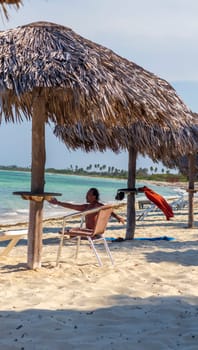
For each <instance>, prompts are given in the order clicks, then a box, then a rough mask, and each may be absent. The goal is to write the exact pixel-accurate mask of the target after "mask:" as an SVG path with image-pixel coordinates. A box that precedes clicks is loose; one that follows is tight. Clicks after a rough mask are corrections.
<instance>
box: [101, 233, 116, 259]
mask: <svg viewBox="0 0 198 350" xmlns="http://www.w3.org/2000/svg"><path fill="white" fill-rule="evenodd" d="M103 243H104V247H105V250H106V252H107V255H108V256H109V259H110V260H111V263H112V265H114V261H113V257H112V255H111V251H110V249H109V246H108V244H107V241H106V239H105V238H103Z"/></svg>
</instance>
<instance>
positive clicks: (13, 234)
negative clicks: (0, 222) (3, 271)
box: [0, 230, 27, 257]
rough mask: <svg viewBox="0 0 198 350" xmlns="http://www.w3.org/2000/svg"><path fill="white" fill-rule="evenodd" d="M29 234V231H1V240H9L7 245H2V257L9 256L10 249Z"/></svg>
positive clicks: (0, 252)
mask: <svg viewBox="0 0 198 350" xmlns="http://www.w3.org/2000/svg"><path fill="white" fill-rule="evenodd" d="M26 235H27V231H26V230H25V231H24V232H21V230H20V231H19V232H17V231H2V232H0V242H3V241H8V244H7V246H6V247H2V248H1V250H0V257H5V256H7V255H8V254H9V253H10V251H11V250H12V249H13V248H14V247H15V246H16V245H17V243H18V242H19V241H20V239H22V238H24V237H25V236H26Z"/></svg>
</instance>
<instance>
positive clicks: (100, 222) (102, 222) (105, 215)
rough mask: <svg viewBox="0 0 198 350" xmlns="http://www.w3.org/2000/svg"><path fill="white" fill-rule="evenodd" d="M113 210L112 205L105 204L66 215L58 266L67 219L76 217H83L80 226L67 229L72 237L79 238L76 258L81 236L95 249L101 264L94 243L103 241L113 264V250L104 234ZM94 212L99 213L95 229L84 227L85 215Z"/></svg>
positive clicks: (57, 262)
mask: <svg viewBox="0 0 198 350" xmlns="http://www.w3.org/2000/svg"><path fill="white" fill-rule="evenodd" d="M112 211H113V206H112V205H104V206H101V207H99V208H96V209H91V210H86V211H83V212H77V213H73V214H70V215H67V216H65V218H64V220H63V226H62V232H61V238H60V244H59V248H58V253H57V260H56V266H58V264H59V261H60V256H61V251H62V246H63V243H64V238H65V226H66V221H67V220H68V219H74V218H79V217H80V218H81V224H80V227H77V228H76V227H74V228H72V229H70V230H67V231H66V234H67V235H69V237H70V238H72V237H73V238H74V237H75V238H77V245H76V255H75V258H76V259H77V256H78V251H79V247H80V242H81V238H83V239H87V240H88V241H89V244H90V246H91V248H92V249H93V251H94V254H95V256H96V259H97V261H98V264H99V266H102V261H101V259H100V257H99V255H98V252H97V250H96V247H95V245H94V243H95V242H99V241H102V242H103V244H104V247H105V250H106V253H107V255H108V257H109V259H110V261H111V263H112V265H113V264H114V262H113V258H112V255H111V252H110V250H109V247H108V244H107V242H106V239H105V238H104V237H103V234H104V232H105V229H106V227H107V223H108V221H109V218H110V216H111V213H112ZM93 213H98V217H97V221H96V225H95V228H94V230H89V229H86V228H83V223H84V219H85V216H86V215H88V214H93Z"/></svg>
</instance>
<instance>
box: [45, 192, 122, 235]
mask: <svg viewBox="0 0 198 350" xmlns="http://www.w3.org/2000/svg"><path fill="white" fill-rule="evenodd" d="M86 201H87V203H84V204H73V203H68V202H60V201H58V200H57V199H56V198H52V199H51V200H50V201H49V203H51V204H57V205H60V206H62V207H64V208H68V209H73V210H77V211H85V210H90V209H95V208H98V207H101V206H102V205H103V204H102V203H100V202H99V192H98V190H97V188H90V189H89V191H88V192H87V194H86ZM97 215H98V214H97V213H93V214H89V215H86V217H85V223H86V228H88V229H91V230H92V229H94V227H95V223H96V219H97ZM111 216H112V217H114V218H115V219H116V220H118V222H120V223H122V224H124V223H125V220H124V218H123V217H122V216H120V215H117V214H116V213H114V212H112V214H111Z"/></svg>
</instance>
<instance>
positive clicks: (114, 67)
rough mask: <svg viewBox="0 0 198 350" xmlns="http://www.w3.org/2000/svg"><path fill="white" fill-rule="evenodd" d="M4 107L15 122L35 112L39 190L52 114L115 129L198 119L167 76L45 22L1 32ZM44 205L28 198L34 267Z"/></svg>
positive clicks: (35, 189)
mask: <svg viewBox="0 0 198 350" xmlns="http://www.w3.org/2000/svg"><path fill="white" fill-rule="evenodd" d="M0 107H1V108H0V121H1V119H2V117H3V116H4V118H5V120H6V121H13V122H14V121H21V120H23V119H24V118H26V119H30V118H32V179H31V192H32V193H35V194H38V193H40V194H42V193H43V192H44V167H45V123H47V122H49V121H52V122H54V123H55V124H57V125H66V127H72V125H73V124H76V125H78V124H79V123H80V124H81V125H82V127H84V126H86V125H87V124H91V125H94V124H96V125H97V124H98V123H102V125H103V127H104V128H106V129H107V128H109V130H110V128H112V127H117V128H118V129H120V128H121V129H123V128H126V129H127V128H129V127H130V126H131V124H132V123H139V122H141V123H142V125H144V127H146V126H148V128H149V127H151V126H152V125H158V126H159V127H161V128H163V129H164V130H166V129H171V130H173V129H175V130H176V129H179V128H180V127H183V128H185V127H186V126H188V125H189V123H191V120H192V115H191V112H190V110H189V109H188V108H187V107H186V106H185V104H184V103H183V102H182V101H181V100H180V98H179V97H178V96H177V94H176V92H175V90H174V89H173V88H172V87H171V86H170V85H169V84H168V83H167V82H166V81H165V80H162V79H160V78H158V77H156V76H155V75H154V74H152V73H149V72H148V71H146V70H144V69H143V68H141V67H140V66H138V65H136V64H135V63H132V62H129V61H128V60H126V59H124V58H121V57H120V56H118V55H116V54H115V53H113V52H112V51H111V50H108V49H107V48H105V47H102V46H100V45H97V44H95V43H93V42H91V41H89V40H87V39H84V38H83V37H81V36H79V35H77V34H76V33H75V32H73V31H72V30H71V29H69V28H66V27H63V26H60V25H57V24H52V23H45V22H38V23H32V24H29V25H25V26H21V27H18V28H16V29H11V30H7V31H5V32H1V33H0ZM129 148H130V149H131V150H133V151H134V152H130V154H132V155H135V156H136V149H134V148H133V146H131V144H130V146H129ZM135 159H136V157H133V159H132V160H131V161H130V164H131V163H133V162H134V160H135ZM130 168H132V167H130ZM133 169H134V168H133ZM133 171H134V170H133ZM133 179H135V177H133ZM129 186H131V184H129ZM42 205H43V203H42V202H41V203H34V202H33V201H30V220H29V233H28V266H29V267H30V268H37V267H40V259H41V247H42V240H41V237H42Z"/></svg>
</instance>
